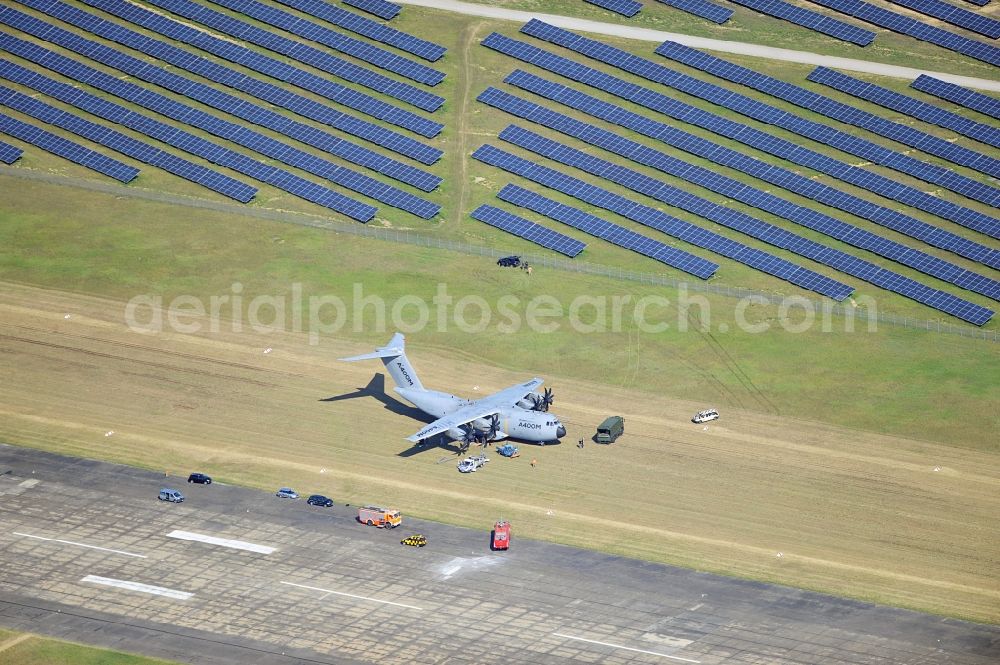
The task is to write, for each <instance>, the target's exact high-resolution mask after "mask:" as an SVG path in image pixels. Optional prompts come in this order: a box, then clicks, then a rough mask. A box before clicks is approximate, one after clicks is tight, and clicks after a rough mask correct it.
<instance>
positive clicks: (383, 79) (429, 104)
mask: <svg viewBox="0 0 1000 665" xmlns="http://www.w3.org/2000/svg"><path fill="white" fill-rule="evenodd" d="M149 3H150V4H151V5H154V6H156V7H159V8H161V9H165V10H167V11H170V12H173V13H175V14H178V15H180V16H183V17H184V18H187V19H190V20H192V21H196V22H198V23H201V24H202V25H204V26H207V27H209V28H212V29H214V30H218V31H219V32H222V33H224V34H227V35H229V36H231V37H234V38H236V39H240V40H243V41H247V42H250V43H251V44H256V45H257V46H262V47H264V48H266V49H268V50H270V51H274V52H275V53H280V54H281V55H283V56H286V57H289V58H292V59H294V60H297V61H299V62H302V63H305V64H308V65H311V66H313V67H316V68H317V69H320V70H322V71H324V72H327V73H328V74H333V75H334V76H338V77H340V78H342V79H344V80H345V81H350V82H351V83H356V84H358V85H361V86H364V87H366V88H369V89H370V90H374V91H376V92H380V93H382V94H383V95H387V96H389V97H392V98H394V99H398V100H400V101H403V102H406V103H408V104H412V105H414V106H416V107H417V108H419V109H422V110H424V111H430V112H433V111H436V110H437V109H438V108H440V107H441V105H442V104H444V98H443V97H439V96H438V95H432V94H431V93H429V92H426V91H424V90H420V89H419V88H415V87H414V86H412V85H410V84H409V83H404V82H403V81H397V80H396V79H392V78H389V77H388V76H383V75H382V74H378V73H376V72H373V71H371V70H370V69H365V68H364V67H359V66H358V65H355V64H353V63H351V62H348V61H346V60H343V59H341V58H337V57H335V56H332V55H330V54H329V53H327V52H326V51H324V50H321V49H318V48H314V47H312V46H309V45H307V44H304V43H302V42H298V41H295V40H293V39H289V38H288V37H284V36H282V35H278V34H275V33H273V32H268V31H267V30H263V29H261V28H257V27H255V26H252V25H250V24H249V23H247V22H245V21H240V20H238V19H235V18H233V17H231V16H228V15H226V14H222V13H220V12H217V11H215V10H214V9H209V8H208V7H204V6H202V5H199V4H196V3H194V2H190V0H149ZM400 110H402V109H400Z"/></svg>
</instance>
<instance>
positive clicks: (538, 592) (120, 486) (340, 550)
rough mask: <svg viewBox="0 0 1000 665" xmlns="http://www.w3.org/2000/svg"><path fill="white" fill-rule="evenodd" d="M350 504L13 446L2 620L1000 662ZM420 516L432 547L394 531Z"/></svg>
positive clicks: (314, 650)
mask: <svg viewBox="0 0 1000 665" xmlns="http://www.w3.org/2000/svg"><path fill="white" fill-rule="evenodd" d="M193 470H195V469H192V471H193ZM197 470H199V471H205V472H208V473H211V469H197ZM486 472H488V471H486ZM161 487H173V488H176V489H179V490H180V491H181V492H183V493H184V494H185V495H186V496H187V500H186V501H185V502H184V503H183V504H170V503H166V502H161V501H158V500H157V498H156V496H157V493H158V491H159V489H160V488H161ZM275 489H277V488H275ZM296 489H299V490H300V491H301V490H311V491H322V488H296ZM332 498H333V499H334V501H336V497H332ZM355 515H356V512H355V508H354V507H353V506H351V507H348V506H345V505H344V504H343V503H337V504H335V505H334V507H332V508H318V507H314V506H309V505H307V504H306V503H305V501H304V499H303V500H298V501H292V500H287V499H279V498H277V497H275V496H274V495H273V493H268V492H261V491H257V490H251V489H245V488H241V487H232V486H226V485H223V484H221V483H214V484H212V485H208V486H204V485H189V484H188V483H186V482H185V479H184V478H177V477H169V478H167V477H164V476H163V474H157V473H154V472H150V471H144V470H140V469H135V468H131V467H126V466H119V465H114V464H107V463H103V462H96V461H91V460H82V459H76V458H70V457H61V456H57V455H52V454H48V453H43V452H39V451H34V450H28V449H23V448H18V447H14V446H0V626H4V627H8V628H12V629H16V630H24V631H31V632H34V633H38V634H43V635H50V636H53V637H58V638H63V639H68V640H73V641H78V642H83V643H88V644H94V645H97V646H104V647H112V648H116V649H121V650H125V651H132V652H137V653H144V654H148V655H151V656H157V657H161V658H168V659H173V660H176V661H179V662H186V663H210V664H216V663H218V664H239V665H244V664H245V663H254V664H258V663H259V664H263V665H269V664H271V663H282V664H287V663H331V664H332V663H336V664H352V663H373V662H386V663H563V662H582V663H703V664H705V665H715V664H719V663H732V664H750V663H753V664H764V663H767V664H791V663H795V664H803V665H806V664H821V663H822V664H828V663H834V664H836V663H851V664H867V663H872V664H874V663H879V664H880V665H887V664H897V663H898V664H904V663H905V664H906V665H921V664H927V665H931V664H933V665H939V664H941V663H950V664H957V665H961V664H980V663H981V664H984V665H985V664H991V665H995V664H996V663H997V662H1000V627H998V626H987V625H980V624H973V623H966V622H962V621H957V620H952V619H944V618H940V617H935V616H930V615H924V614H919V613H916V612H909V611H905V610H899V609H894V608H888V607H881V606H876V605H872V604H869V603H864V602H859V601H853V600H844V599H839V598H834V597H831V596H826V595H821V594H816V593H811V592H806V591H800V590H796V589H790V588H786V587H779V586H773V585H768V584H762V583H755V582H747V581H741V580H736V579H729V578H725V577H720V576H717V575H711V574H707V573H699V572H696V571H691V570H686V569H680V568H673V567H670V566H664V565H659V564H651V563H646V562H641V561H634V560H630V559H625V558H622V557H616V556H611V555H607V554H601V553H597V552H590V551H586V550H580V549H574V548H570V547H563V546H559V545H553V544H548V543H542V542H533V541H528V540H524V539H519V538H518V536H517V525H516V524H514V525H513V527H514V533H513V539H512V541H513V544H512V547H511V549H510V551H508V552H491V551H490V550H489V533H488V529H489V527H490V526H491V525H483V530H482V531H475V530H471V529H462V528H456V527H450V526H445V525H441V524H436V523H431V522H423V521H419V520H415V519H411V518H409V517H407V516H404V522H403V526H402V527H400V528H398V529H396V530H393V531H387V530H381V529H376V528H371V527H366V526H363V525H360V524H358V523H357V522H356V521H355V519H354V516H355ZM413 533H422V534H424V535H425V536H427V538H428V540H429V545H428V546H427V547H425V548H422V549H417V548H411V547H405V546H402V545H400V544H399V541H400V539H401V538H403V537H405V536H407V535H410V534H413ZM2 660H3V658H2V654H0V661H2Z"/></svg>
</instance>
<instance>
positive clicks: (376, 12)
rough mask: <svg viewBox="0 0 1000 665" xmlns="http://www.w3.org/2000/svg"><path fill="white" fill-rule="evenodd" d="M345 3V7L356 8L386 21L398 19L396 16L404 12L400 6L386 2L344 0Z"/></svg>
mask: <svg viewBox="0 0 1000 665" xmlns="http://www.w3.org/2000/svg"><path fill="white" fill-rule="evenodd" d="M343 2H344V4H345V5H349V6H351V7H356V8H357V9H360V10H361V11H365V12H368V13H369V14H372V15H373V16H378V17H379V18H384V19H385V20H386V21H391V20H392V19H394V18H396V15H397V14H399V12H401V11H402V10H403V8H402V7H400V6H399V5H397V4H395V3H392V2H386V1H385V0H343Z"/></svg>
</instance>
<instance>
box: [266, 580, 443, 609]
mask: <svg viewBox="0 0 1000 665" xmlns="http://www.w3.org/2000/svg"><path fill="white" fill-rule="evenodd" d="M282 584H287V585H288V586H297V587H299V588H300V589H310V590H312V591H322V592H323V593H332V594H334V595H336V596H347V597H348V598H358V599H360V600H370V601H371V602H373V603H382V604H384V605H395V606H396V607H405V608H407V609H410V610H422V609H423V608H421V607H417V606H416V605H404V604H403V603H394V602H392V601H391V600H379V599H378V598H369V597H368V596H357V595H355V594H353V593H344V592H343V591H331V590H330V589H321V588H319V587H316V586H306V585H305V584H296V583H295V582H282Z"/></svg>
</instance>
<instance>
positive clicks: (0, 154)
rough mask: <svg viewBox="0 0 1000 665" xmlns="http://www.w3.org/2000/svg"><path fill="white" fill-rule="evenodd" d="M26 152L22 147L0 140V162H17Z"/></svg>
mask: <svg viewBox="0 0 1000 665" xmlns="http://www.w3.org/2000/svg"><path fill="white" fill-rule="evenodd" d="M23 153H24V151H23V150H21V149H20V148H17V147H14V146H12V145H10V144H9V143H4V142H3V141H0V163H3V164H13V163H14V162H16V161H17V160H18V159H19V158H20V157H21V155H22V154H23Z"/></svg>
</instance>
